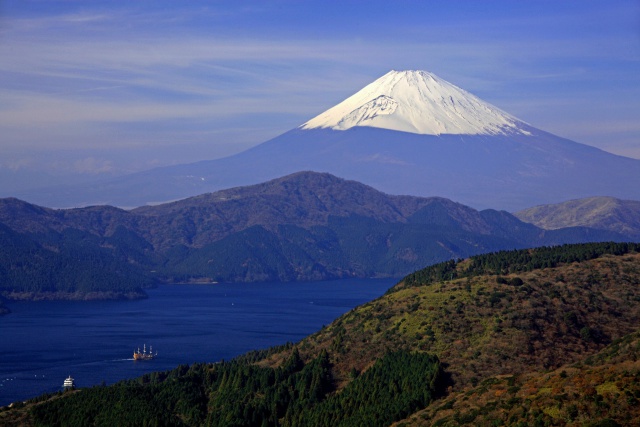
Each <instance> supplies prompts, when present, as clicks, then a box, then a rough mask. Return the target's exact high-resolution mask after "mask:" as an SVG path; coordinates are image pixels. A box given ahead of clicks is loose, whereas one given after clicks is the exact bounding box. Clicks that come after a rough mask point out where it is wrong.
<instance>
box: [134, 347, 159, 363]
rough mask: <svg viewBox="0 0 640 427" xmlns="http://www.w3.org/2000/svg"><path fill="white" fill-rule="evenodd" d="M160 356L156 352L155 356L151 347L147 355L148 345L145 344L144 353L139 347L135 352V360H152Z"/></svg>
mask: <svg viewBox="0 0 640 427" xmlns="http://www.w3.org/2000/svg"><path fill="white" fill-rule="evenodd" d="M157 355H158V352H157V351H156V353H155V354H153V347H152V346H149V353H147V345H146V344H144V345H143V346H142V351H140V347H138V349H137V350H134V352H133V360H151V359H153V358H154V357H156V356H157Z"/></svg>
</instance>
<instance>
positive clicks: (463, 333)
mask: <svg viewBox="0 0 640 427" xmlns="http://www.w3.org/2000/svg"><path fill="white" fill-rule="evenodd" d="M638 249H640V248H638V246H637V245H629V244H590V245H569V246H564V247H555V248H542V249H539V250H523V251H509V252H500V253H495V254H490V255H484V256H479V257H473V258H471V259H467V260H462V261H459V262H450V263H445V264H440V265H439V266H434V267H430V268H428V269H425V270H423V271H420V272H416V273H415V274H413V275H411V276H408V277H407V278H406V279H405V280H403V281H401V282H400V283H399V284H398V285H397V286H396V287H394V288H393V289H392V290H390V291H389V292H388V293H387V294H386V295H384V296H382V297H380V298H378V299H376V300H374V301H371V302H369V303H367V304H364V305H362V306H360V307H358V308H356V309H353V310H352V311H350V312H349V313H347V314H345V315H343V316H342V317H340V318H339V319H337V320H336V321H335V322H333V323H332V324H331V325H329V326H327V327H325V328H323V329H322V330H320V331H318V332H317V333H315V334H313V335H311V336H309V337H307V338H306V339H304V340H302V341H301V342H299V343H297V344H295V345H292V344H289V345H286V346H283V347H281V348H273V349H270V350H268V351H260V352H253V353H249V354H247V355H245V356H243V357H240V358H238V359H236V360H234V361H231V362H222V363H217V364H202V365H195V366H192V367H186V366H184V367H179V368H177V369H176V370H174V371H171V372H168V373H157V374H150V375H146V376H144V377H142V378H140V379H138V380H133V381H126V382H123V383H119V384H117V385H114V386H109V387H95V388H92V389H85V390H82V391H80V392H70V393H66V394H64V395H63V396H57V395H56V396H50V397H43V398H41V399H39V400H40V402H37V403H36V402H33V403H28V404H27V405H26V406H25V407H23V408H21V409H19V410H18V409H15V410H11V411H6V410H5V411H4V412H0V417H2V418H0V422H5V423H6V424H10V423H17V422H18V420H20V422H23V423H24V422H30V423H33V424H34V425H86V424H91V423H94V424H95V425H106V421H105V420H118V424H119V425H145V423H146V424H147V425H155V424H157V425H225V426H231V425H287V426H288V425H327V426H328V425H332V426H333V425H349V426H351V425H363V426H365V425H391V424H392V423H394V422H397V423H398V424H397V425H403V426H408V425H440V426H444V425H456V426H457V425H513V426H516V425H517V426H524V425H591V424H588V423H596V424H592V425H635V424H634V423H635V422H637V420H639V419H640V382H639V381H638V380H637V379H638V378H640V361H639V358H638V355H639V354H638V353H639V352H640V346H639V345H638V332H639V330H638V325H639V324H640V286H638V285H640V253H639V252H638ZM162 408H164V409H162ZM25 420H26V421H25ZM597 423H601V424H597Z"/></svg>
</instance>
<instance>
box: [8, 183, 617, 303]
mask: <svg viewBox="0 0 640 427" xmlns="http://www.w3.org/2000/svg"><path fill="white" fill-rule="evenodd" d="M0 226H2V227H1V228H0V238H1V239H3V241H4V243H5V244H4V245H3V247H2V251H3V254H4V256H3V257H2V258H0V278H1V279H2V281H0V292H2V294H3V295H5V296H7V295H10V296H11V297H12V298H15V297H21V298H35V297H42V296H43V295H44V294H45V293H49V294H48V296H47V297H60V296H64V295H67V296H68V295H74V297H76V298H84V297H85V296H86V295H87V293H90V292H99V294H95V293H94V294H93V295H94V296H98V295H102V296H108V295H114V296H117V297H122V296H124V295H138V296H139V295H142V288H144V287H147V286H150V285H151V284H152V283H154V282H158V281H169V282H185V281H193V280H197V281H207V282H256V281H304V280H325V279H335V278H347V277H402V276H403V275H405V274H407V273H409V272H411V271H414V270H416V269H418V268H421V267H423V266H425V265H430V264H433V263H436V262H439V261H443V260H447V259H455V258H464V257H468V256H470V255H474V254H478V253H485V252H491V251H496V250H501V249H514V248H526V247H535V246H541V245H555V244H562V243H577V242H590V241H624V240H627V239H626V238H625V236H623V235H620V234H618V233H615V232H610V231H602V230H593V229H589V228H584V227H572V228H565V229H559V230H542V229H540V228H538V227H536V226H534V225H531V224H526V223H524V222H522V221H520V220H518V219H517V218H515V217H514V216H513V215H511V214H509V213H507V212H504V211H494V210H486V211H481V212H479V211H477V210H474V209H472V208H469V207H467V206H464V205H461V204H459V203H455V202H453V201H451V200H448V199H443V198H438V197H432V198H420V197H411V196H390V195H387V194H384V193H381V192H379V191H377V190H375V189H373V188H371V187H368V186H366V185H364V184H360V183H357V182H354V181H347V180H343V179H340V178H337V177H335V176H332V175H329V174H321V173H315V172H300V173H296V174H293V175H289V176H286V177H283V178H279V179H276V180H273V181H269V182H266V183H264V184H260V185H254V186H250V187H239V188H233V189H229V190H224V191H219V192H216V193H210V194H203V195H201V196H198V197H193V198H189V199H185V200H181V201H177V202H173V203H168V204H164V205H158V206H145V207H140V208H137V209H133V210H131V211H126V210H122V209H118V208H114V207H110V206H93V207H87V208H78V209H62V210H53V209H48V208H43V207H39V206H34V205H31V204H28V203H26V202H23V201H20V200H17V199H2V200H0ZM56 292H57V296H54V295H52V294H54V293H56ZM36 294H39V295H36Z"/></svg>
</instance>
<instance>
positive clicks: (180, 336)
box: [0, 279, 397, 406]
mask: <svg viewBox="0 0 640 427" xmlns="http://www.w3.org/2000/svg"><path fill="white" fill-rule="evenodd" d="M395 282H397V280H395V279H384V280H382V279H380V280H378V279H375V280H374V279H370V280H356V279H353V280H338V281H326V282H311V283H290V284H284V283H258V284H217V285H172V286H171V285H163V286H160V287H159V288H157V289H151V290H149V291H148V294H149V298H148V299H145V300H137V301H89V302H82V301H42V302H10V303H9V304H8V306H9V308H10V309H11V311H12V313H11V314H8V315H6V316H0V406H3V405H7V404H9V403H11V402H14V401H19V400H25V399H28V398H31V397H35V396H37V395H40V394H42V393H46V392H55V391H58V390H60V389H61V387H62V382H63V381H64V379H65V378H66V377H67V376H69V375H71V376H72V377H73V378H74V379H75V381H76V386H77V387H89V386H92V385H96V384H100V383H102V381H105V382H106V383H107V384H112V383H114V382H116V381H118V380H121V379H125V378H135V377H138V376H140V375H142V374H144V373H147V372H152V371H164V370H168V369H173V368H175V367H176V366H178V365H180V364H191V363H194V362H216V361H219V360H221V359H227V360H228V359H231V358H233V357H235V356H237V355H240V354H242V353H245V352H247V351H249V350H253V349H263V348H268V347H271V346H274V345H278V344H284V343H286V342H288V341H290V342H297V341H299V340H301V339H302V338H304V337H305V336H307V335H309V334H311V333H313V332H315V331H317V330H318V329H320V328H321V327H322V326H323V325H325V324H329V323H331V321H333V320H334V319H335V318H337V317H339V316H340V315H341V314H343V313H346V312H347V311H349V310H350V309H352V308H353V307H356V306H358V305H360V304H363V303H364V302H367V301H370V300H372V299H375V298H377V297H378V296H380V295H382V294H383V293H384V292H385V291H386V290H387V289H388V288H389V287H391V286H392V285H393V284H394V283H395ZM143 344H146V345H147V350H148V348H149V346H153V351H154V353H155V352H156V351H157V352H158V357H157V358H155V359H154V360H150V361H133V359H132V355H133V351H134V349H137V348H138V347H140V349H142V346H143Z"/></svg>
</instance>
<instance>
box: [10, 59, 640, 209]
mask: <svg viewBox="0 0 640 427" xmlns="http://www.w3.org/2000/svg"><path fill="white" fill-rule="evenodd" d="M298 171H316V172H329V173H331V174H333V175H337V176H339V177H342V178H346V179H350V180H355V181H360V182H362V183H365V184H368V185H370V186H372V187H374V188H376V189H378V190H381V191H383V192H386V193H389V194H398V195H400V194H405V195H415V196H426V197H430V196H440V197H445V198H448V199H452V200H454V201H456V202H459V203H462V204H465V205H469V206H472V207H474V208H476V209H484V208H494V209H504V210H509V211H517V210H520V209H524V208H528V207H531V206H534V205H540V204H550V203H558V202H562V201H566V200H569V199H578V198H585V197H592V196H611V197H617V198H621V199H631V200H640V185H638V183H640V160H636V159H631V158H626V157H622V156H617V155H614V154H610V153H607V152H605V151H602V150H600V149H597V148H594V147H591V146H587V145H584V144H580V143H577V142H573V141H570V140H568V139H564V138H561V137H558V136H555V135H552V134H550V133H547V132H544V131H542V130H540V129H536V128H535V127H533V126H531V125H529V124H527V123H526V122H524V121H522V120H519V119H518V118H516V117H514V116H512V115H510V114H508V113H506V112H504V111H502V110H500V109H499V108H497V107H494V106H492V105H490V104H488V103H486V102H484V101H482V100H481V99H479V98H477V97H476V96H474V95H472V94H470V93H468V92H466V91H464V90H463V89H460V88H458V87H457V86H455V85H453V84H451V83H448V82H446V81H444V80H442V79H441V78H439V77H437V76H435V75H433V74H431V73H428V72H425V71H391V72H389V73H387V74H385V75H384V76H382V77H380V78H379V79H377V80H376V81H374V82H373V83H371V84H369V85H368V86H366V87H364V88H363V89H362V90H360V91H359V92H357V93H355V94H354V95H352V96H351V97H349V98H347V99H346V100H344V101H343V102H341V103H339V104H338V105H336V106H334V107H332V108H330V109H328V110H327V111H325V112H324V113H322V114H320V115H318V116H317V117H315V118H312V119H311V120H309V121H307V122H306V123H304V124H303V125H301V126H300V127H298V128H296V129H293V130H291V131H289V132H286V133H284V134H282V135H280V136H278V137H276V138H273V139H271V140H269V141H266V142H264V143H262V144H259V145H257V146H255V147H253V148H251V149H249V150H246V151H244V152H241V153H239V154H236V155H233V156H230V157H226V158H222V159H217V160H210V161H201V162H197V163H191V164H184V165H178V166H171V167H163V168H157V169H152V170H149V171H146V172H141V173H136V174H131V175H127V176H124V177H120V178H117V179H113V180H109V181H104V182H102V183H99V184H92V185H84V186H83V185H76V186H73V187H64V188H55V189H43V190H41V191H32V192H29V193H24V194H17V195H16V196H17V197H20V198H22V199H25V200H28V201H30V202H32V203H37V204H40V205H45V206H50V207H70V206H86V205H92V204H111V205H116V206H121V207H135V206H141V205H144V204H154V203H160V202H165V201H169V200H175V199H182V198H186V197H189V196H194V195H198V194H201V193H206V192H212V191H216V190H219V189H224V188H230V187H236V186H244V185H251V184H256V183H260V182H264V181H267V180H270V179H274V178H278V177H281V176H284V175H288V174H291V173H294V172H298Z"/></svg>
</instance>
